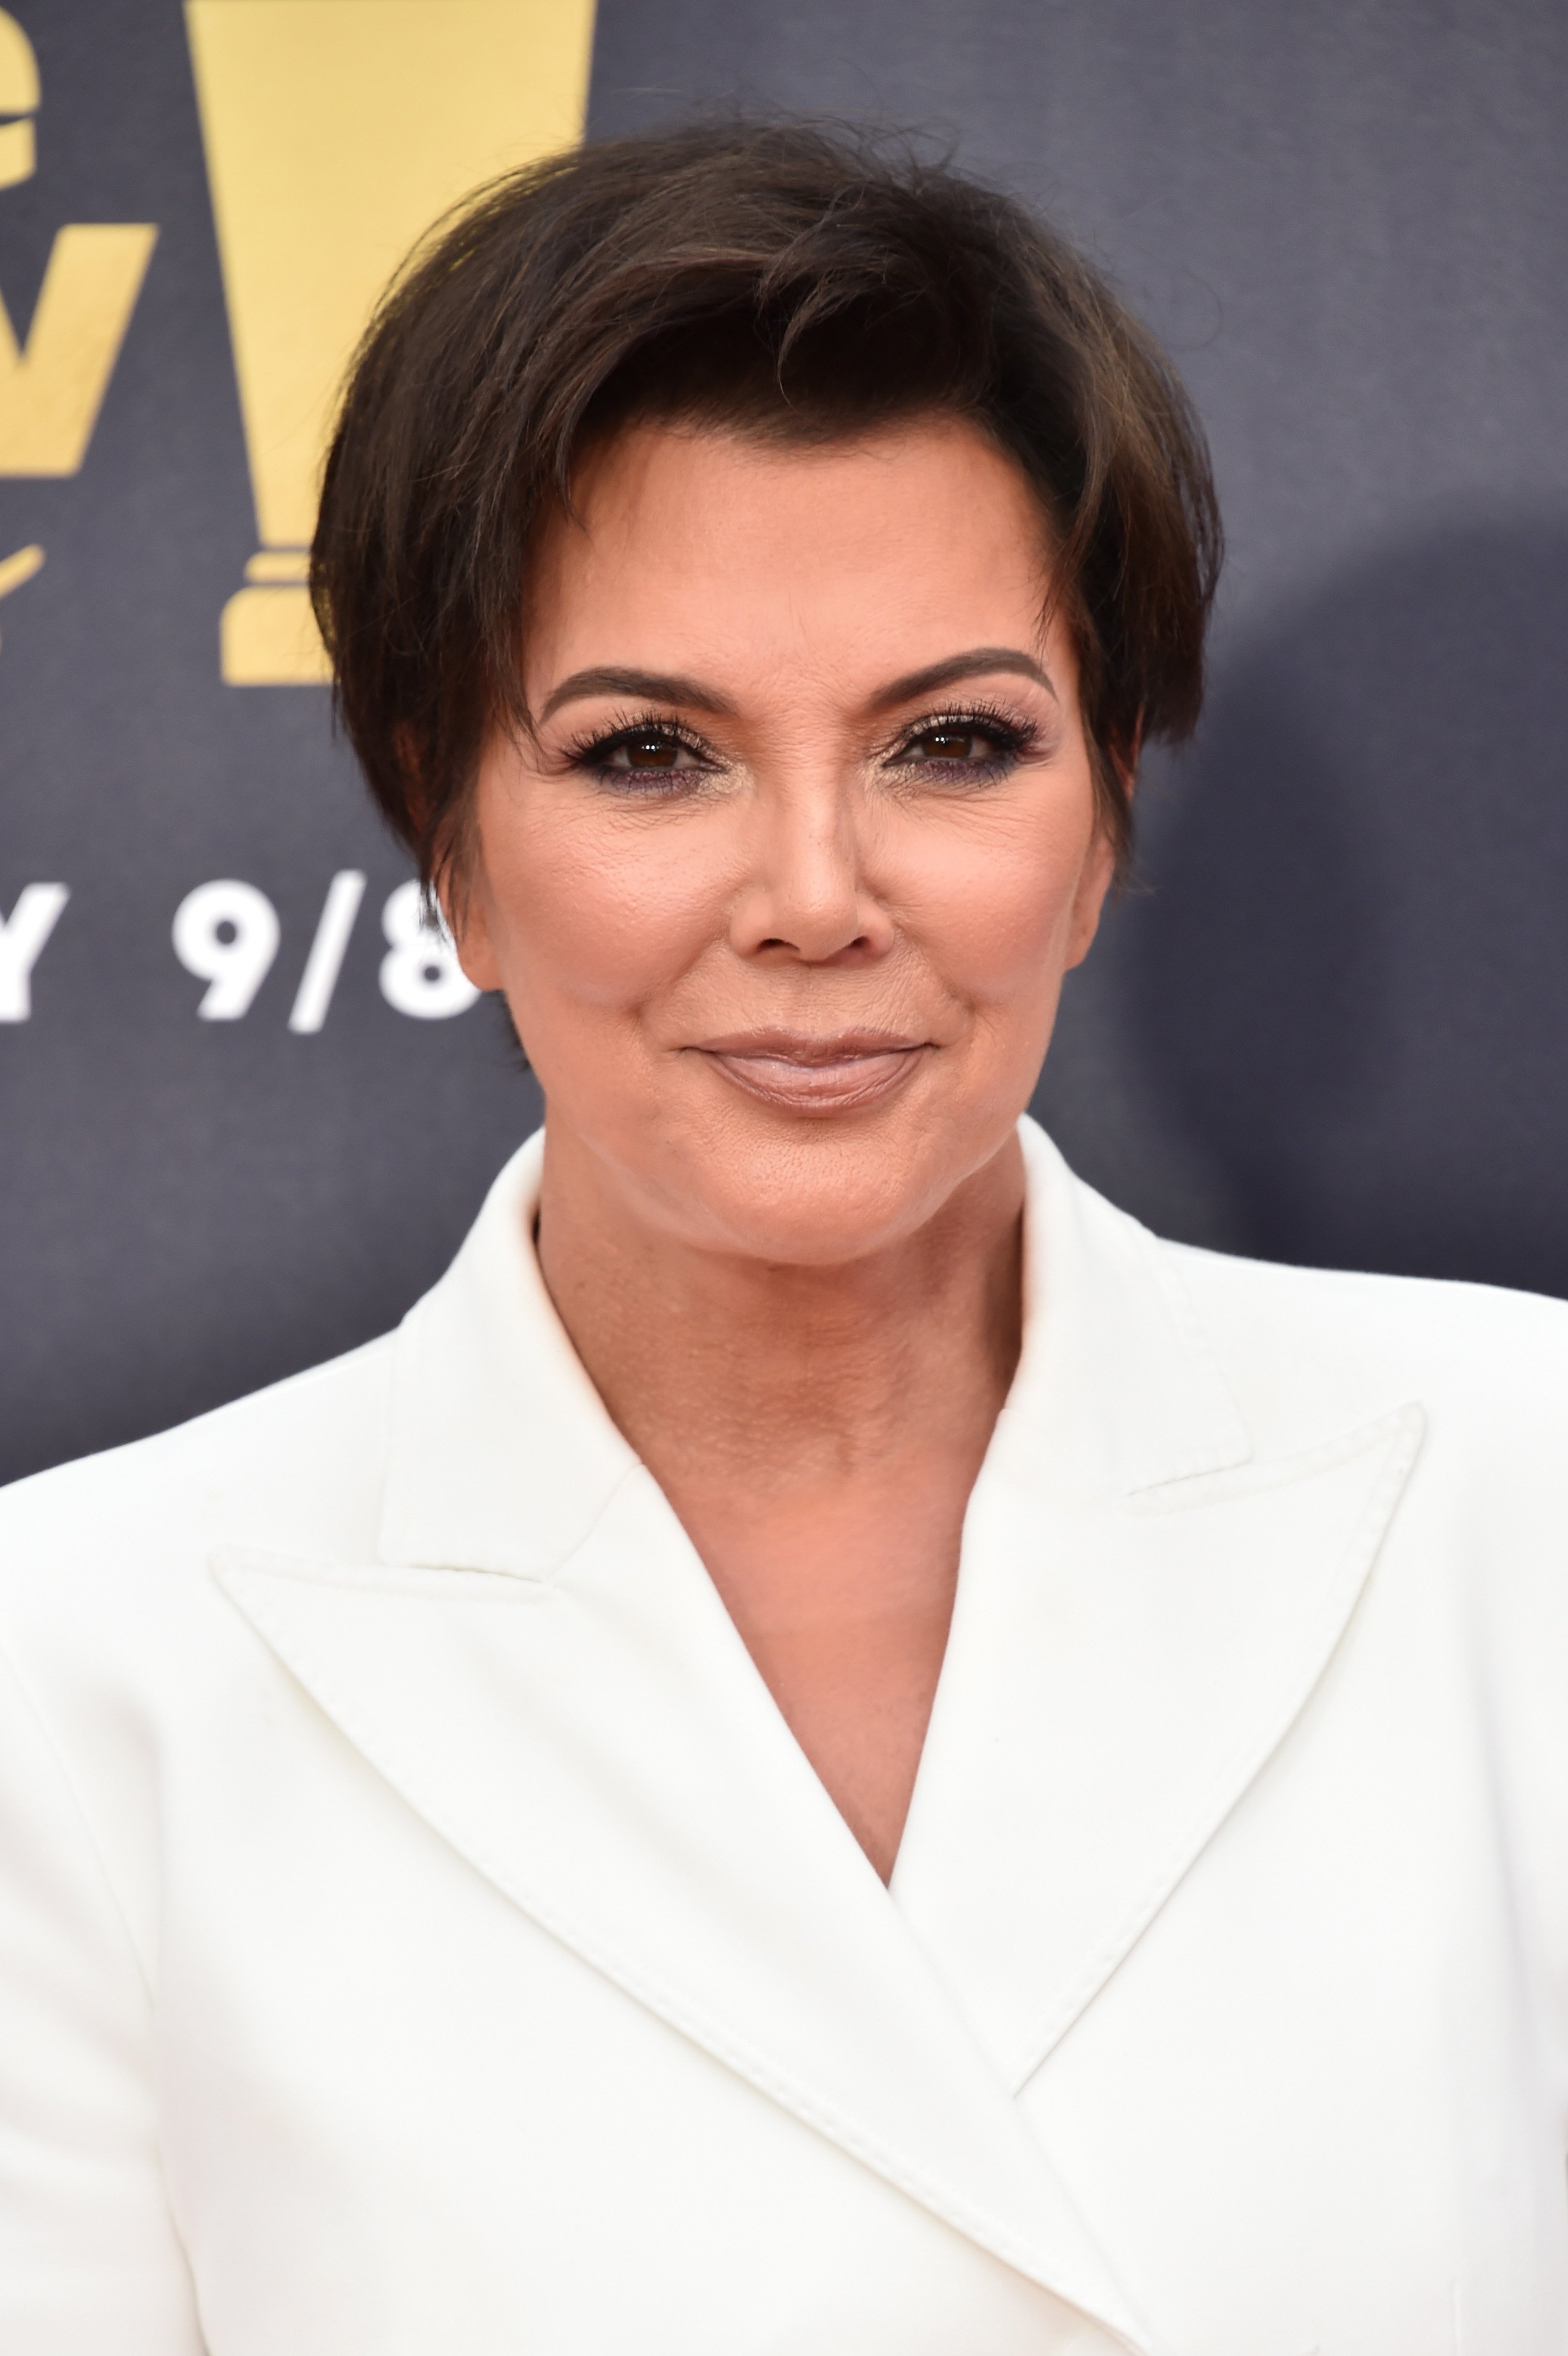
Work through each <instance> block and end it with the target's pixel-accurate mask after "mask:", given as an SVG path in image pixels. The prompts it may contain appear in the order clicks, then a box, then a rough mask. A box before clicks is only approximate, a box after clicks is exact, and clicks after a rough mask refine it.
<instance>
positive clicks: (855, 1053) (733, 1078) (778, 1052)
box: [695, 1031, 932, 1114]
mask: <svg viewBox="0 0 1568 2356" xmlns="http://www.w3.org/2000/svg"><path fill="white" fill-rule="evenodd" d="M931 1044H932V1043H931V1042H930V1040H928V1039H910V1038H905V1037H901V1035H900V1034H899V1033H895V1032H891V1031H839V1032H835V1033H832V1034H831V1035H828V1036H825V1037H824V1036H814V1035H813V1034H812V1033H809V1032H797V1031H746V1032H737V1033H734V1035H733V1036H732V1037H729V1038H723V1039H704V1040H702V1041H701V1042H700V1043H699V1045H698V1046H697V1048H696V1050H695V1052H696V1053H697V1054H698V1055H706V1056H707V1057H708V1059H709V1062H710V1063H711V1064H712V1065H713V1066H715V1067H716V1069H717V1070H719V1071H720V1072H722V1074H723V1075H724V1077H725V1078H726V1079H727V1080H729V1081H730V1082H731V1084H732V1085H733V1086H734V1087H738V1088H741V1089H743V1090H744V1092H745V1093H746V1095H747V1096H750V1097H755V1098H758V1099H759V1101H760V1102H762V1103H763V1104H770V1105H775V1106H777V1107H778V1108H779V1109H780V1110H781V1111H788V1112H802V1113H819V1114H820V1113H836V1112H859V1111H860V1110H862V1109H863V1108H865V1107H867V1106H869V1105H873V1104H880V1102H881V1100H882V1099H883V1098H885V1097H888V1096H891V1094H892V1092H893V1090H894V1089H895V1088H898V1087H902V1086H903V1084H904V1082H905V1081H906V1080H907V1079H908V1078H909V1076H910V1075H911V1073H912V1072H913V1070H914V1069H915V1067H916V1066H917V1065H918V1064H919V1062H920V1060H921V1058H922V1057H923V1055H924V1054H925V1053H926V1051H927V1049H928V1048H929V1047H930V1045H931Z"/></svg>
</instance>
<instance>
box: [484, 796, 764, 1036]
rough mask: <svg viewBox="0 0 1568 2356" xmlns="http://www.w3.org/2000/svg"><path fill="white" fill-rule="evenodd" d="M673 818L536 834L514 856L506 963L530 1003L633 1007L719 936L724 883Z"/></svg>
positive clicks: (651, 816)
mask: <svg viewBox="0 0 1568 2356" xmlns="http://www.w3.org/2000/svg"><path fill="white" fill-rule="evenodd" d="M706 850H707V846H705V845H704V844H703V843H702V842H701V841H700V840H699V839H698V835H697V832H696V830H687V829H685V828H684V827H683V825H682V822H681V819H680V817H679V816H677V815H676V814H670V815H669V816H668V817H666V818H663V819H661V818H660V816H658V815H657V814H655V813H649V814H648V815H647V817H646V818H642V817H639V818H638V819H636V820H635V823H634V824H632V825H612V826H608V827H606V826H603V824H602V825H600V826H597V827H592V828H590V827H585V826H582V825H581V824H577V825H574V826H572V827H571V828H570V829H566V830H560V829H550V830H542V829H541V830H539V834H538V835H537V836H536V838H535V839H534V841H532V842H531V843H530V844H528V845H527V846H521V847H519V851H518V854H517V859H516V862H515V864H514V866H513V869H512V875H511V878H510V883H511V890H510V893H509V895H508V896H509V901H510V909H511V922H510V924H509V926H508V931H509V934H510V948H511V955H510V958H509V960H508V961H509V962H510V963H512V964H513V965H514V966H515V968H516V969H517V976H518V980H519V982H520V983H521V984H522V986H523V987H524V988H525V989H526V990H527V991H528V996H529V997H530V998H532V997H534V996H535V994H536V991H538V990H543V991H545V993H546V994H547V995H549V996H552V997H555V998H557V999H566V1000H571V1001H578V1002H580V1003H581V1004H584V1005H590V1006H593V1007H595V1008H600V1009H604V1008H611V1007H626V1008H632V1007H636V1006H640V1005H642V1004H644V1003H645V1002H646V1001H647V1000H648V999H649V998H651V997H653V996H654V995H656V993H657V991H659V990H661V989H662V988H665V987H667V985H668V984H669V983H671V982H672V981H675V980H678V979H679V978H680V976H681V975H682V974H684V973H685V972H687V971H688V969H689V968H690V967H691V965H692V964H693V963H695V961H696V960H697V958H699V957H700V956H701V954H702V952H703V951H704V949H706V948H709V945H710V944H711V942H712V941H713V939H714V938H715V937H716V935H718V934H720V933H721V932H722V930H723V926H724V910H725V905H726V895H725V890H724V884H723V879H722V877H721V876H720V875H719V874H718V873H716V872H715V863H714V862H713V861H712V860H711V859H710V858H709V857H708V856H706V855H705V853H706Z"/></svg>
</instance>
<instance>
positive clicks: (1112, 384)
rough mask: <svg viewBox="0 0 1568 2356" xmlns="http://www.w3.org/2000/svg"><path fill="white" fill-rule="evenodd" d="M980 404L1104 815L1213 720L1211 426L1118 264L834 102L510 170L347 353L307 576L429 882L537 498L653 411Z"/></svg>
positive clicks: (511, 640) (457, 806) (395, 825)
mask: <svg viewBox="0 0 1568 2356" xmlns="http://www.w3.org/2000/svg"><path fill="white" fill-rule="evenodd" d="M926 416H944V417H955V418H961V419H965V420H967V421H968V422H969V423H971V424H973V425H974V426H975V427H976V429H977V430H979V431H980V432H981V433H983V434H987V435H988V436H989V438H990V440H991V441H992V443H993V444H995V445H996V446H997V448H998V449H1000V450H1001V451H1003V452H1004V453H1005V454H1006V455H1008V457H1010V458H1011V459H1012V460H1013V461H1014V462H1015V464H1016V465H1017V466H1019V469H1020V470H1021V472H1022V473H1023V475H1024V476H1025V477H1027V479H1028V480H1029V483H1030V485H1031V486H1032V487H1033V489H1034V492H1035V495H1036V497H1037V498H1038V499H1039V502H1040V510H1041V515H1042V519H1043V522H1044V527H1045V545H1046V548H1047V551H1048V563H1049V573H1050V581H1049V586H1047V585H1046V584H1044V582H1043V581H1042V594H1041V610H1042V618H1043V616H1044V612H1045V609H1046V606H1047V605H1048V603H1051V602H1053V603H1054V604H1055V605H1056V608H1057V610H1058V611H1059V612H1060V613H1061V614H1062V616H1064V618H1065V620H1066V623H1067V626H1068V627H1069V629H1070V630H1071V633H1072V638H1073V641H1074V645H1075V649H1076V653H1077V658H1078V662H1079V669H1080V683H1079V694H1080V701H1081V704H1082V708H1083V718H1084V723H1085V727H1086V731H1087V734H1088V738H1089V743H1090V747H1091V751H1092V755H1093V766H1094V772H1095V784H1096V791H1097V794H1098V798H1099V805H1100V813H1101V819H1102V823H1103V825H1104V829H1105V831H1106V833H1107V835H1108V837H1109V838H1110V841H1111V842H1112V843H1113V845H1114V847H1115V851H1116V853H1117V857H1118V861H1124V860H1125V855H1126V852H1127V850H1128V845H1129V841H1130V800H1131V791H1132V781H1133V775H1134V771H1135V768H1136V762H1137V755H1138V751H1139V748H1140V746H1141V745H1142V744H1143V743H1144V742H1145V741H1146V740H1147V738H1149V737H1164V738H1167V739H1172V738H1179V737H1182V736H1184V735H1186V734H1189V732H1190V730H1191V728H1192V726H1193V724H1194V723H1195V722H1196V720H1197V717H1198V709H1199V704H1200V699H1201V695H1202V684H1203V637H1204V630H1205V626H1206V623H1207V619H1208V613H1209V607H1210V604H1211V598H1212V594H1213V589H1214V580H1215V574H1216V573H1217V570H1218V565H1219V557H1220V527H1219V518H1218V512H1217V509H1216V507H1215V501H1214V491H1213V485H1212V481H1211V476H1210V471H1209V462H1208V455H1207V451H1206V448H1205V445H1204V441H1203V435H1202V432H1201V429H1200V426H1199V424H1198V423H1197V420H1196V418H1195V416H1194V414H1193V411H1192V408H1191V404H1190V402H1189V400H1188V397H1187V395H1186V393H1185V391H1183V389H1182V386H1181V384H1180V383H1179V380H1178V379H1177V377H1176V375H1175V373H1174V371H1173V370H1172V369H1171V367H1170V365H1169V363H1168V361H1167V359H1165V357H1164V355H1163V354H1162V353H1161V351H1160V350H1159V348H1158V347H1157V345H1156V344H1155V343H1154V341H1153V340H1152V338H1151V337H1149V336H1148V335H1147V333H1146V331H1145V330H1144V329H1143V328H1142V327H1140V326H1139V325H1138V323H1137V322H1136V320H1135V319H1134V318H1133V317H1132V316H1130V314H1129V313H1128V312H1127V310H1126V309H1125V307H1124V305H1122V304H1121V303H1120V302H1119V301H1118V300H1117V299H1116V297H1115V295H1114V294H1113V293H1112V292H1111V289H1110V288H1109V286H1108V285H1107V284H1106V283H1105V281H1104V278H1103V277H1101V276H1100V274H1099V273H1097V272H1096V271H1095V270H1094V269H1093V268H1092V267H1091V266H1090V264H1089V263H1088V262H1085V261H1084V259H1083V257H1082V255H1080V254H1078V253H1077V252H1074V251H1073V250H1072V247H1071V246H1069V245H1068V244H1067V243H1066V242H1065V241H1063V240H1062V239H1061V237H1059V236H1058V235H1056V233H1055V232H1054V231H1053V230H1051V229H1049V228H1048V227H1046V226H1045V225H1044V224H1043V223H1042V222H1041V221H1040V220H1037V219H1035V218H1034V217H1033V216H1032V215H1031V214H1030V213H1029V211H1027V210H1026V209H1024V207H1023V206H1021V205H1020V204H1019V203H1017V202H1016V201H1014V200H1013V199H1012V198H1009V197H1007V196H1004V195H1001V194H999V193H998V192H997V191H996V190H995V189H992V188H988V187H982V186H979V185H976V183H975V182H973V181H971V180H968V179H966V178H965V177H962V176H961V175H959V174H958V173H956V172H954V171H952V170H950V169H947V168H944V167H943V166H937V165H933V164H932V163H930V162H926V161H923V160H922V159H921V157H920V156H919V155H918V154H917V153H916V152H915V151H914V149H913V147H912V145H911V144H910V143H908V142H902V143H899V144H897V145H893V144H891V143H889V142H887V141H878V140H874V139H870V138H867V137H863V136H860V135H858V134H853V133H850V132H847V131H845V130H842V129H839V128H823V127H821V126H818V125H816V124H809V123H763V124H748V123H730V124H724V125H718V126H714V125H704V126H700V127H697V128H692V129H687V130H681V131H677V132H674V133H669V134H659V135H650V136H645V137H638V138H629V139H618V140H612V141H608V142H605V143H603V144H602V145H593V146H587V147H584V148H581V150H579V151H577V152H575V153H572V154H569V155H560V156H556V157H552V158H551V159H549V161H548V162H545V163H542V164H538V165H535V166H531V167H529V168H528V170H526V171H522V172H518V173H517V174H515V175H513V176H511V177H508V178H507V179H504V180H501V181H498V182H496V184H495V185H494V186H492V187H488V188H486V189H485V190H483V191H482V192H481V193H480V195H479V196H478V198H476V199H475V200H474V201H472V202H471V203H470V204H469V205H467V206H466V207H465V208H464V209H463V210H462V211H461V213H460V214H459V215H458V216H457V217H456V218H455V220H453V221H452V222H450V223H449V224H447V225H445V226H443V229H442V230H441V231H440V232H439V233H438V235H437V236H436V238H435V239H434V241H432V242H430V243H427V244H426V245H425V246H424V247H422V248H421V250H420V251H419V252H417V253H416V254H415V256H414V257H413V258H412V260H411V262H410V263H409V264H408V265H407V266H406V268H405V270H404V272H403V273H402V274H401V275H400V278H399V279H398V280H397V281H395V282H394V284H393V285H392V288H391V289H390V291H389V294H388V295H387V297H386V299H385V301H384V302H383V304H382V305H381V307H380V309H379V312H378V314H377V316H376V317H375V318H374V320H373V321H372V323H371V325H370V327H369V329H368V333H367V335H366V337H365V339H364V342H363V344H362V345H361V347H360V349H359V351H358V354H357V358H356V360H355V363H354V366H353V368H352V369H351V371H350V375H349V379H348V383H347V391H346V392H345V395H344V399H343V403H342V408H341V411H340V412H339V416H338V420H337V424H336V431H335V434H334V436H333V441H332V445H331V449H330V452H329V454H328V457H327V461H326V469H325V478H324V484H323V491H322V501H321V514H320V521H319V524H318V527H317V530H316V537H315V549H314V551H313V553H312V564H311V589H312V595H313V597H314V600H315V612H316V616H317V618H318V621H319V623H320V626H321V631H322V636H323V637H324V638H325V642H326V646H327V648H328V650H329V652H330V655H331V657H332V662H333V669H334V677H335V681H336V708H337V712H338V715H339V718H340V721H341V723H342V725H343V726H344V728H345V729H346V731H347V735H348V737H349V739H350V741H351V743H352V744H353V746H354V748H355V751H356V753H357V755H358V757H359V761H360V763H361V765H362V766H363V768H364V771H365V775H366V777H367V779H368V783H369V786H370V789H371V792H372V794H373V795H374V796H375V798H376V800H377V802H378V803H379V806H380V809H381V811H382V813H383V815H384V817H385V818H386V819H387V820H388V822H389V825H390V826H391V828H392V830H393V831H394V832H395V833H396V834H397V835H398V836H399V837H400V839H401V841H403V842H404V843H405V844H406V845H407V846H408V848H409V849H410V850H411V851H412V852H413V854H414V856H415V858H416V859H417V860H418V862H419V866H420V872H421V876H422V877H423V878H424V881H425V883H427V885H429V884H431V883H443V882H446V883H455V884H458V885H460V884H461V878H462V872H463V865H464V851H465V847H466V819H467V812H468V809H469V806H470V802H471V788H472V786H473V782H474V777H475V770H476V767H477V764H478V759H479V755H480V753H481V751H482V749H483V747H484V744H485V741H486V739H487V737H488V735H489V734H490V732H491V731H492V730H493V729H494V728H496V726H497V725H498V724H499V725H509V726H513V727H520V728H522V729H524V730H525V731H526V730H527V728H528V724H529V721H528V710H527V706H526V701H525V699H524V694H523V687H522V676H521V674H522V666H523V647H522V616H523V612H524V605H525V589H526V584H527V573H528V557H529V549H530V544H531V541H532V539H533V535H534V530H535V527H536V524H537V522H538V520H539V518H540V517H541V516H543V515H544V514H546V513H548V512H549V510H550V509H552V508H553V509H558V510H559V509H560V508H562V507H564V508H565V509H566V510H567V511H568V512H569V513H570V512H571V487H572V481H573V475H574V469H575V466H576V464H577V462H578V460H579V458H580V457H581V454H582V452H583V450H584V449H585V447H586V446H587V445H588V444H590V443H592V441H594V440H595V439H599V438H603V437H605V436H608V435H612V434H614V433H615V432H616V431H618V430H619V429H621V428H623V427H626V426H630V425H633V424H636V423H691V424H697V425H699V426H711V427H714V428H718V429H720V430H729V431H739V432H741V433H744V434H755V435H758V436H761V437H764V438H765V439H767V440H769V441H772V442H774V443H778V444H796V445H800V446H809V445H812V444H827V443H833V442H837V441H842V440H846V439H853V438H854V437H856V436H859V435H861V434H867V433H869V432H873V431H875V430H876V429H878V428H880V427H884V426H891V425H895V424H897V423H900V422H901V421H906V420H912V419H917V418H921V417H926Z"/></svg>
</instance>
